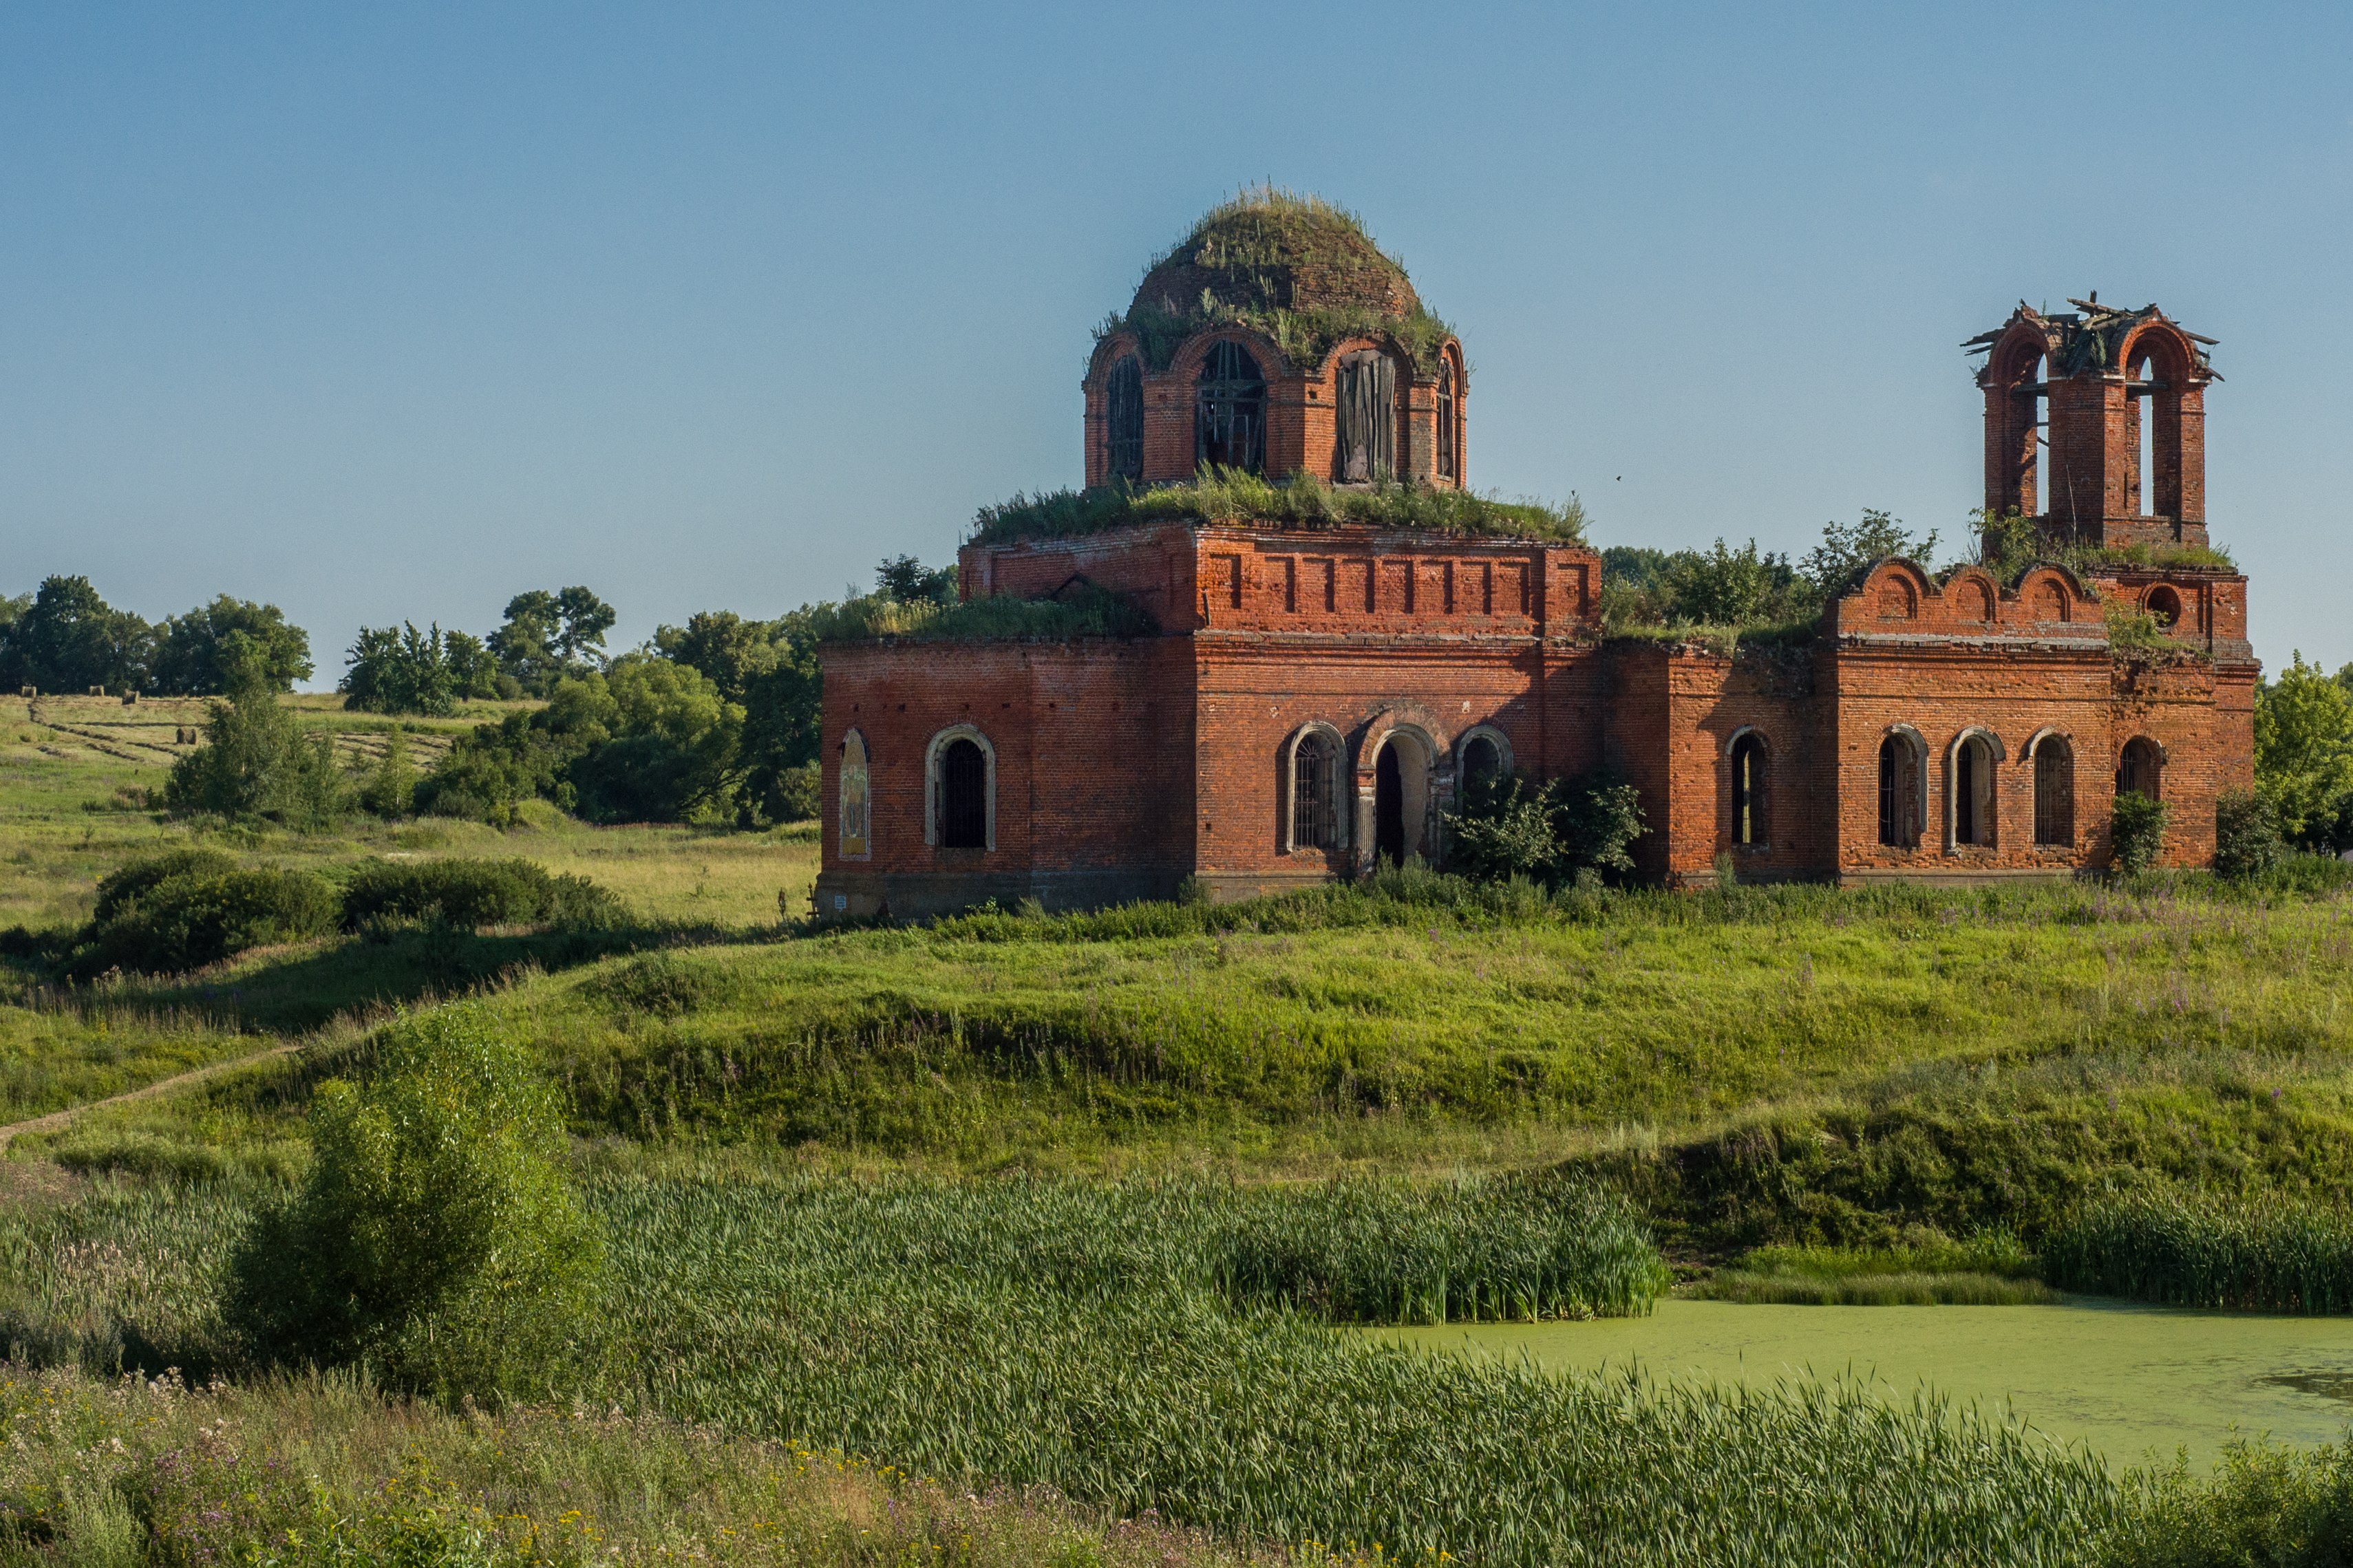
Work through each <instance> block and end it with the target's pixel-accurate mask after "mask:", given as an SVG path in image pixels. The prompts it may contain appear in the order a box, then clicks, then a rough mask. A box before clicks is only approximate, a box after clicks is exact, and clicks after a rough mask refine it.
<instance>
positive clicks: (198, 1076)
mask: <svg viewBox="0 0 2353 1568" xmlns="http://www.w3.org/2000/svg"><path fill="white" fill-rule="evenodd" d="M301 1048H302V1042H301V1041H300V1040H289V1041H287V1042H286V1043H285V1044H283V1045H277V1046H272V1047H269V1049H268V1050H266V1051H255V1052H254V1053H253V1054H252V1055H250V1056H243V1057H231V1058H228V1059H227V1060H226V1061H217V1062H207V1063H206V1064H205V1065H204V1066H203V1067H200V1068H189V1069H188V1070H187V1071H186V1072H184V1073H178V1074H175V1075H174V1076H173V1077H171V1078H159V1079H156V1080H155V1081H154V1082H153V1083H148V1084H142V1085H140V1086H139V1087H138V1088H137V1089H124V1090H123V1091H122V1092H121V1094H111V1095H108V1096H107V1097H106V1098H105V1099H104V1100H90V1101H89V1102H88V1103H87V1104H83V1105H69V1106H68V1107H66V1108H65V1109H64V1110H52V1111H50V1112H49V1113H48V1114H47V1115H46V1116H36V1117H34V1118H33V1119H32V1120H31V1121H17V1122H12V1123H10V1124H9V1125H8V1126H5V1127H0V1151H5V1150H6V1148H7V1147H8V1145H9V1144H10V1143H11V1142H14V1141H15V1139H16V1134H17V1133H19V1132H54V1131H57V1130H58V1128H60V1127H63V1126H64V1125H65V1124H66V1123H67V1122H69V1121H72V1120H73V1119H74V1118H75V1117H77V1116H79V1115H80V1114H81V1113H82V1112H83V1111H85V1110H98V1109H99V1108H100V1107H101V1106H107V1105H122V1104H126V1103H128V1102H129V1101H131V1100H149V1099H152V1098H153V1097H154V1096H156V1095H159V1094H167V1093H169V1092H170V1091H171V1090H173V1089H185V1088H186V1087H187V1086H188V1085H190V1084H192V1083H201V1082H203V1081H204V1080H205V1079H208V1078H212V1077H215V1076H216V1075H217V1074H220V1073H225V1072H229V1071H232V1070H234V1069H235V1068H241V1067H250V1066H252V1065H253V1064H254V1063H255V1062H266V1061H268V1060H269V1058H272V1057H283V1056H290V1055H291V1054H292V1053H294V1052H296V1051H299V1050H301Z"/></svg>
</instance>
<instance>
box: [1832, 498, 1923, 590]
mask: <svg viewBox="0 0 2353 1568" xmlns="http://www.w3.org/2000/svg"><path fill="white" fill-rule="evenodd" d="M1891 555H1899V556H1902V557H1903V558H1904V559H1905V560H1906V561H1910V562H1912V563H1915V565H1918V566H1921V567H1923V568H1926V566H1928V565H1929V564H1930V563H1931V560H1932V558H1933V557H1934V556H1935V555H1936V530H1935V529H1933V528H1932V529H1930V530H1929V531H1927V532H1926V533H1925V534H1915V533H1914V532H1912V531H1910V530H1909V529H1907V528H1905V526H1904V523H1903V521H1902V520H1901V519H1898V518H1894V517H1890V516H1889V515H1888V514H1887V513H1885V512H1883V511H1878V510H1873V509H1871V508H1867V507H1866V508H1865V509H1864V510H1863V513H1862V520H1861V521H1857V522H1852V523H1848V522H1838V521H1831V522H1826V523H1824V524H1822V542H1820V544H1817V545H1816V546H1814V548H1813V549H1811V550H1810V551H1808V552H1806V558H1805V560H1804V561H1802V562H1800V563H1799V566H1798V570H1799V572H1800V573H1802V574H1804V575H1805V578H1806V581H1807V582H1809V583H1810V584H1813V586H1814V592H1815V593H1816V594H1817V595H1820V597H1821V598H1823V599H1825V600H1828V599H1831V598H1835V597H1837V596H1838V595H1841V594H1843V593H1846V592H1848V591H1849V590H1850V588H1851V587H1852V584H1853V583H1854V581H1855V579H1856V578H1858V577H1860V576H1862V574H1863V573H1865V572H1867V571H1869V570H1870V569H1871V568H1872V567H1873V565H1874V564H1875V563H1879V562H1881V561H1884V560H1885V559H1887V558H1888V557H1889V556H1891Z"/></svg>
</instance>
